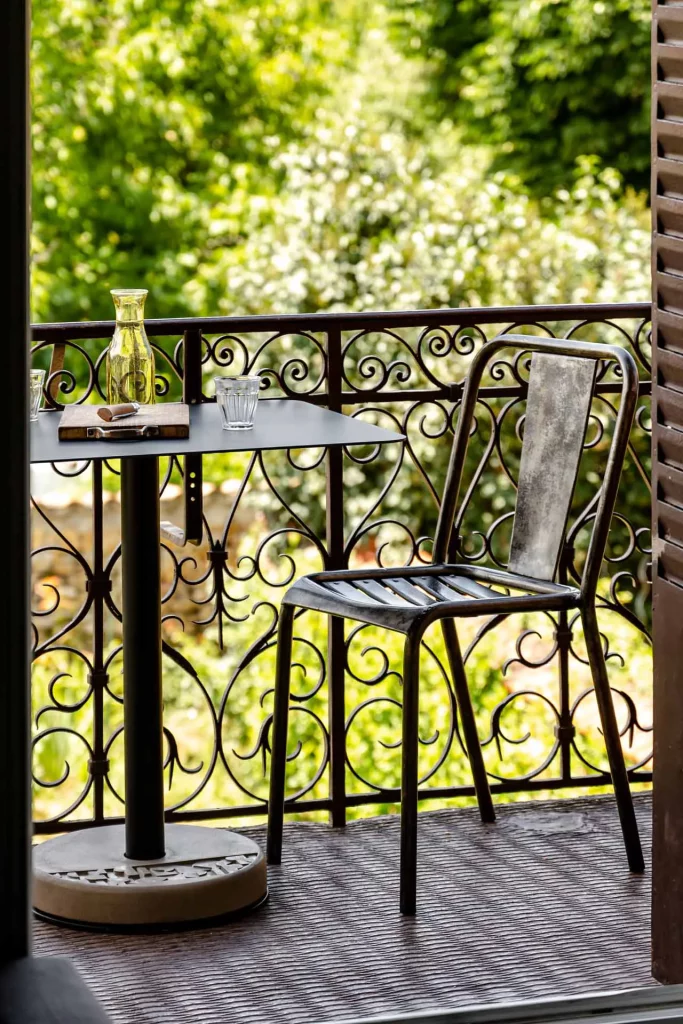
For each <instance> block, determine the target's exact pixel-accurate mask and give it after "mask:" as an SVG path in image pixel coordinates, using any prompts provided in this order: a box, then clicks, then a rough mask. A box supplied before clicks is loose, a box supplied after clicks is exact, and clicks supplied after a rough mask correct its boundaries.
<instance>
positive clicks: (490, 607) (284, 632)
mask: <svg viewBox="0 0 683 1024" xmlns="http://www.w3.org/2000/svg"><path fill="white" fill-rule="evenodd" d="M505 348H514V349H519V350H521V353H526V352H528V353H530V354H532V374H533V370H534V354H536V353H539V354H541V355H544V356H545V355H549V356H557V357H565V362H564V363H563V364H562V366H560V370H562V369H563V367H564V368H566V367H568V366H569V365H571V366H574V367H578V363H577V359H580V360H593V369H592V373H593V376H592V377H591V379H590V391H589V392H587V393H586V396H585V398H586V404H585V409H586V416H585V419H584V423H583V432H582V433H580V434H576V436H577V437H578V438H579V445H578V453H576V452H575V453H574V454H575V455H576V459H575V463H576V464H575V466H574V475H573V478H572V480H571V489H570V490H569V491H568V492H567V493H568V495H569V498H568V503H567V508H566V511H565V515H564V522H563V524H561V535H560V542H559V545H558V551H557V556H556V560H555V565H554V568H552V569H550V568H549V569H548V572H547V573H546V575H549V576H550V578H549V579H539V578H537V577H532V576H528V575H525V574H524V573H523V572H517V571H509V570H508V571H504V570H498V569H490V568H485V567H475V566H472V565H463V564H457V563H456V561H455V556H454V548H455V545H454V543H453V542H454V537H453V534H454V524H455V522H456V512H457V508H458V496H459V492H460V485H461V480H462V475H463V469H464V466H465V458H466V454H467V448H468V442H469V438H470V433H471V430H472V426H473V422H474V416H475V409H476V404H477V401H478V394H479V388H480V385H481V381H482V377H483V375H484V371H485V370H486V367H487V366H488V365H489V363H490V362H491V360H492V359H493V358H494V357H495V356H496V355H497V354H498V353H499V352H500V351H501V350H502V349H505ZM567 357H569V359H568V360H567ZM571 357H574V359H572V358H571ZM601 360H602V361H607V362H615V361H616V363H617V364H618V373H619V375H620V377H621V384H622V386H621V400H620V403H619V410H618V413H617V417H616V422H615V426H614V432H613V435H612V441H611V445H610V449H609V453H608V456H607V463H606V469H605V473H604V477H603V482H602V485H601V488H600V492H599V499H598V505H597V509H596V512H595V519H594V524H593V531H592V535H591V539H590V543H589V546H588V550H587V554H586V560H585V564H584V569H583V575H582V579H581V586H580V587H575V586H567V585H564V584H561V583H556V582H554V575H555V573H556V570H557V564H558V561H559V558H560V554H561V550H562V547H563V545H564V542H565V537H566V528H567V518H568V515H569V504H570V502H571V495H572V493H573V490H574V488H575V484H576V472H577V470H578V460H579V459H580V455H581V450H582V448H583V445H584V443H585V431H586V425H587V419H588V411H589V409H590V402H591V400H592V397H593V394H594V378H595V372H596V370H597V367H598V364H599V361H601ZM544 365H547V364H544ZM558 380H559V378H558ZM637 395H638V374H637V370H636V365H635V362H634V360H633V358H632V357H631V355H630V354H629V353H628V352H627V351H626V350H625V349H622V348H620V347H618V346H613V345H601V344H590V343H587V342H580V341H573V340H555V339H548V338H535V337H529V336H526V335H518V334H505V335H500V336H499V337H497V338H495V339H493V340H492V341H490V342H487V343H486V344H485V345H484V346H483V347H482V348H481V349H480V351H479V352H478V353H477V355H476V356H475V357H474V359H473V360H472V364H471V367H470V371H469V373H468V376H467V380H466V383H465V387H464V391H463V396H462V404H461V409H460V416H459V419H458V426H457V430H456V433H455V437H454V439H453V444H452V448H451V456H450V463H449V468H448V473H447V478H446V483H445V487H444V494H443V499H442V502H441V508H440V512H439V519H438V524H437V529H436V534H435V539H434V549H433V563H432V564H431V565H429V566H409V567H401V568H396V569H391V568H390V569H367V570H353V569H352V570H343V571H335V572H321V573H316V574H313V575H310V576H305V577H302V578H301V579H299V580H298V581H296V582H295V583H294V584H293V585H292V586H291V587H290V588H289V590H288V591H287V593H286V594H285V597H284V600H283V603H282V609H281V612H280V620H279V626H278V646H277V667H276V682H275V710H274V716H273V726H272V762H271V777H270V800H269V806H268V848H267V854H268V862H269V863H270V864H279V863H280V859H281V855H282V830H283V816H284V796H285V773H286V764H287V725H288V711H289V685H290V671H291V653H292V642H293V626H294V616H295V611H296V609H297V608H300V609H311V610H316V611H321V612H325V613H327V614H328V615H330V616H338V617H341V618H350V619H355V620H359V621H361V622H366V623H370V624H375V625H379V626H383V627H385V628H387V629H391V630H395V631H398V632H401V633H403V634H405V646H404V656H403V729H402V778H401V866H400V909H401V912H402V913H403V914H414V913H415V908H416V889H417V816H418V717H419V716H418V710H419V672H420V645H421V641H422V638H423V636H424V633H425V631H426V630H427V628H428V627H429V626H430V625H432V623H434V622H436V621H440V622H441V628H442V630H443V636H444V642H445V646H446V651H447V655H448V662H449V667H450V671H451V674H452V677H453V685H454V691H455V697H456V702H457V707H458V711H459V714H460V719H461V723H462V732H463V737H464V741H465V747H466V750H467V755H468V758H469V761H470V767H471V770H472V776H473V779H474V787H475V792H476V796H477V801H478V804H479V810H480V814H481V817H482V820H483V821H485V822H492V821H494V819H495V814H494V809H493V802H492V800H491V792H490V789H489V784H488V779H487V775H486V769H485V766H484V759H483V755H482V750H481V746H480V742H479V737H478V735H477V727H476V722H475V716H474V710H473V707H472V701H471V698H470V693H469V689H468V684H467V677H466V673H465V667H464V663H463V659H462V654H461V651H460V645H459V642H458V634H457V630H456V626H455V619H457V618H460V617H469V616H481V615H487V614H493V615H495V614H500V613H514V612H524V611H559V610H562V609H579V611H580V615H581V619H582V622H583V629H584V635H585V641H586V647H587V651H588V659H589V663H590V668H591V674H592V677H593V685H594V688H595V694H596V699H597V704H598V709H599V713H600V719H601V724H602V730H603V734H604V737H605V746H606V749H607V757H608V761H609V766H610V772H611V776H612V783H613V786H614V792H615V796H616V801H617V806H618V811H619V816H620V821H621V828H622V832H623V837H624V844H625V847H626V854H627V859H628V864H629V867H630V869H631V871H633V872H642V871H643V870H644V862H643V854H642V850H641V845H640V838H639V834H638V826H637V822H636V818H635V813H634V808H633V800H632V797H631V792H630V787H629V780H628V773H627V769H626V765H625V762H624V756H623V751H622V748H621V738H620V734H619V728H618V725H617V719H616V715H615V711H614V704H613V701H612V693H611V689H610V685H609V679H608V675H607V669H606V665H605V655H604V651H603V646H602V641H601V637H600V632H599V628H598V622H597V616H596V608H595V595H596V590H597V585H598V580H599V576H600V568H601V564H602V559H603V556H604V553H605V547H606V544H607V537H608V533H609V528H610V521H611V518H612V513H613V510H614V504H615V500H616V497H617V491H618V487H619V479H620V475H621V470H622V466H623V461H624V457H625V455H626V451H627V446H628V439H629V433H630V429H631V425H632V422H633V416H634V413H635V407H636V400H637ZM577 397H578V396H577ZM528 411H529V405H527V413H528ZM529 440H531V439H529ZM544 443H546V444H547V443H550V444H555V442H554V441H553V440H552V439H548V438H546V440H545V441H544ZM526 446H527V437H526V434H525V437H524V444H523V455H522V458H523V460H524V449H525V448H526ZM556 447H558V448H559V450H558V452H557V455H558V458H561V457H562V456H563V455H566V452H565V451H563V450H562V444H561V442H558V444H557V445H556ZM520 476H521V473H520ZM558 515H561V512H558ZM519 516H520V507H519V497H518V502H517V508H516V512H515V530H516V529H517V520H518V518H519ZM520 532H522V533H523V532H524V527H522V528H521V530H520ZM513 543H514V533H513ZM532 543H533V538H532ZM449 556H450V559H451V560H450V561H449ZM486 585H493V586H502V587H505V588H509V589H513V590H521V591H524V593H522V594H521V595H511V594H510V593H509V592H508V593H500V592H498V591H492V590H490V589H488V588H487V586H486Z"/></svg>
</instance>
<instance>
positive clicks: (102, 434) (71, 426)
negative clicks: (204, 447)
mask: <svg viewBox="0 0 683 1024" xmlns="http://www.w3.org/2000/svg"><path fill="white" fill-rule="evenodd" d="M101 408H102V406H99V405H68V406H67V407H66V408H65V409H64V411H63V413H62V416H61V419H60V421H59V440H60V441H91V440H92V441H101V440H105V441H106V440H107V438H108V437H109V438H111V439H112V440H114V439H116V440H118V441H120V440H122V439H128V438H130V440H131V441H134V440H135V439H136V438H138V437H139V438H141V439H143V438H145V439H148V438H150V437H152V438H154V437H189V436H190V407H189V405H185V404H184V403H183V402H161V403H159V404H158V405H143V407H142V408H141V409H140V411H139V412H137V413H135V414H134V415H133V416H126V417H124V418H123V419H119V420H114V421H113V422H111V423H107V422H106V421H105V420H103V419H100V417H99V416H98V415H97V410H98V409H101Z"/></svg>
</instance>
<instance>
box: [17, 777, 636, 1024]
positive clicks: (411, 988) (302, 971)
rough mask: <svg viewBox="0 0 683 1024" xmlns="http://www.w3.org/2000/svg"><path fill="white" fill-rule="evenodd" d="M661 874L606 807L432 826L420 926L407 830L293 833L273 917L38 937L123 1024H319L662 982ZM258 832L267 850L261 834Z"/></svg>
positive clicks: (594, 801)
mask: <svg viewBox="0 0 683 1024" xmlns="http://www.w3.org/2000/svg"><path fill="white" fill-rule="evenodd" d="M636 810H637V814H638V821H639V824H640V828H641V834H642V837H643V845H644V847H645V851H646V859H647V865H648V871H647V873H646V874H645V875H643V876H640V877H638V876H634V875H630V874H629V872H628V870H627V867H626V858H625V855H624V849H623V845H622V841H621V834H620V831H619V824H618V820H617V813H616V807H615V804H614V801H613V800H612V799H611V798H610V797H597V798H595V797H594V798H586V799H579V800H566V801H554V802H543V803H517V804H508V805H499V806H498V821H497V822H496V824H494V825H482V824H481V822H480V820H479V817H478V813H477V811H476V810H475V809H470V808H468V809H465V810H447V811H433V812H430V811H423V812H422V813H421V814H420V819H419V824H420V832H419V873H418V877H419V890H418V913H417V917H416V918H414V919H410V918H403V919H402V918H401V917H400V916H399V913H398V818H397V817H395V816H391V817H383V818H371V819H366V820H365V821H358V822H352V823H350V824H349V825H347V827H346V829H345V830H343V831H342V830H338V831H334V830H332V829H330V828H329V827H328V826H327V825H325V824H305V823H291V824H289V825H287V826H286V827H285V840H284V853H283V862H282V866H281V867H278V868H271V869H270V892H271V896H270V902H269V903H268V904H267V905H266V906H265V907H264V908H262V909H261V910H260V911H258V912H256V913H255V914H253V915H252V916H251V917H247V918H245V919H243V920H242V921H238V922H236V923H233V924H230V925H226V926H223V927H221V928H214V929H209V930H203V931H202V930H199V931H188V932H180V933H175V934H166V935H136V936H131V935H117V936H111V935H97V934H91V933H88V932H77V931H72V930H67V929H61V928H57V927H55V926H52V925H47V924H44V923H38V924H37V925H36V929H35V933H36V934H35V944H36V953H37V954H39V955H42V954H53V955H54V954H59V955H62V956H67V957H69V958H70V959H71V960H72V961H73V962H74V964H75V965H76V966H77V968H78V969H79V971H80V972H81V973H82V975H83V977H84V978H85V980H86V981H87V982H88V984H89V985H90V986H91V987H92V989H93V990H94V991H95V993H96V994H97V996H98V997H99V999H100V1000H101V1001H102V1003H103V1005H104V1006H105V1008H106V1009H107V1011H108V1012H109V1013H110V1014H111V1016H112V1018H113V1020H114V1021H117V1022H121V1024H195V1022H196V1024H227V1022H230V1024H232V1022H235V1024H237V1022H239V1024H280V1022H282V1024H290V1022H291V1024H294V1022H296V1024H302V1022H310V1024H321V1022H323V1021H335V1020H339V1021H342V1020H345V1019H350V1018H354V1017H355V1018H358V1017H371V1016H373V1015H379V1014H382V1013H387V1012H391V1011H402V1012H410V1011H419V1010H429V1009H439V1008H446V1007H456V1006H464V1005H471V1004H477V1003H485V1002H488V1003H491V1002H498V1001H513V1000H520V999H533V998H535V997H548V996H551V995H553V996H559V995H563V994H578V993H589V992H597V991H605V990H610V989H620V988H634V987H637V986H640V985H648V984H653V982H652V979H651V977H650V931H649V930H650V920H649V915H650V906H649V904H650V882H651V880H650V874H649V864H650V861H649V849H650V835H651V828H650V815H651V801H650V797H649V795H641V796H638V797H637V798H636ZM245 832H246V833H247V834H248V835H249V836H251V837H252V838H253V839H256V841H257V842H260V843H262V842H263V840H264V832H263V830H262V829H260V828H250V829H247V830H245Z"/></svg>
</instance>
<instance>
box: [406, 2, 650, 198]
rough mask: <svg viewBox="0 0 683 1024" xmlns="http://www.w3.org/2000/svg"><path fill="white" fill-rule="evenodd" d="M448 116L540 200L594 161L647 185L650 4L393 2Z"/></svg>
mask: <svg viewBox="0 0 683 1024" xmlns="http://www.w3.org/2000/svg"><path fill="white" fill-rule="evenodd" d="M395 3H396V4H397V6H398V9H399V11H400V12H401V14H402V16H403V18H402V20H404V22H405V25H404V27H405V26H407V27H408V29H409V31H408V33H407V39H408V43H409V48H410V49H411V50H412V51H413V52H417V53H425V52H427V53H428V54H429V57H430V59H431V62H432V70H433V74H434V85H435V93H436V96H437V97H438V102H439V104H440V109H441V112H442V113H445V114H446V115H447V116H449V117H450V118H451V119H452V120H454V121H456V122H458V123H459V124H461V125H462V126H463V128H464V137H465V139H466V140H467V141H470V142H477V143H481V142H483V143H486V144H487V145H491V146H492V147H493V153H494V158H493V166H494V168H496V169H499V168H505V169H507V170H513V171H515V172H516V173H517V174H519V175H520V177H521V178H522V180H523V181H524V183H525V185H526V186H527V187H528V188H530V189H532V190H533V191H534V192H536V193H540V194H544V195H545V194H548V193H550V192H552V191H553V190H554V189H556V188H557V187H560V186H567V185H568V184H569V183H570V182H571V180H572V176H573V172H574V169H575V166H576V161H577V160H578V159H579V158H582V157H584V158H585V157H595V158H597V159H598V160H599V162H600V163H601V164H602V165H603V166H606V167H614V168H616V169H617V170H618V171H619V172H620V173H621V175H622V176H623V178H624V180H625V181H626V182H627V183H629V184H630V185H632V186H634V187H635V188H637V189H646V188H647V187H648V183H649V161H650V157H649V145H650V144H649V95H650V88H649V85H650V0H395Z"/></svg>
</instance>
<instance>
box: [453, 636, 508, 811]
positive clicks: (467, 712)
mask: <svg viewBox="0 0 683 1024" xmlns="http://www.w3.org/2000/svg"><path fill="white" fill-rule="evenodd" d="M441 629H442V631H443V639H444V643H445V645H446V653H447V655H448V663H449V665H450V669H451V676H452V678H453V688H454V689H455V699H456V702H457V705H458V711H459V713H460V721H461V723H462V731H463V737H464V740H465V749H466V750H467V756H468V757H469V760H470V768H471V769H472V778H473V780H474V791H475V793H476V794H477V803H478V804H479V814H480V815H481V820H482V821H488V822H490V821H495V820H496V812H495V811H494V809H493V801H492V799H491V790H490V789H489V780H488V777H487V775H486V766H485V764H484V755H483V754H482V750H481V744H480V743H479V735H478V733H477V723H476V720H475V717H474V708H473V707H472V698H471V696H470V690H469V687H468V685H467V674H466V672H465V666H464V664H463V660H462V654H461V652H460V643H459V641H458V631H457V629H456V626H455V622H454V621H453V619H443V620H442V622H441Z"/></svg>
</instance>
